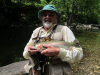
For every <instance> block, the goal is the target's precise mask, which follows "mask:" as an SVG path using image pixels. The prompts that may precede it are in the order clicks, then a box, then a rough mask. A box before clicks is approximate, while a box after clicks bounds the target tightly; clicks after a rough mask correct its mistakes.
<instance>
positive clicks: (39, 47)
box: [33, 40, 78, 52]
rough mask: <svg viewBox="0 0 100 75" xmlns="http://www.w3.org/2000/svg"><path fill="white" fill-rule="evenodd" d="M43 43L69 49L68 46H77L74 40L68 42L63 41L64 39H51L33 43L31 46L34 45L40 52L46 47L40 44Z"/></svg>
mask: <svg viewBox="0 0 100 75" xmlns="http://www.w3.org/2000/svg"><path fill="white" fill-rule="evenodd" d="M43 44H48V45H52V46H54V47H57V48H64V49H69V48H70V47H76V46H78V45H77V44H78V42H75V41H74V42H72V43H69V42H64V41H55V40H52V41H47V42H41V43H36V44H34V45H33V47H36V48H37V49H38V50H39V51H40V52H41V51H42V50H45V49H46V48H45V47H43V46H42V45H43Z"/></svg>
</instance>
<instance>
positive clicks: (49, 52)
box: [41, 44, 60, 56]
mask: <svg viewBox="0 0 100 75" xmlns="http://www.w3.org/2000/svg"><path fill="white" fill-rule="evenodd" d="M43 47H46V48H47V49H45V50H43V51H42V52H41V54H43V55H45V56H56V55H58V54H59V52H60V48H56V47H53V46H52V45H46V44H45V45H43Z"/></svg>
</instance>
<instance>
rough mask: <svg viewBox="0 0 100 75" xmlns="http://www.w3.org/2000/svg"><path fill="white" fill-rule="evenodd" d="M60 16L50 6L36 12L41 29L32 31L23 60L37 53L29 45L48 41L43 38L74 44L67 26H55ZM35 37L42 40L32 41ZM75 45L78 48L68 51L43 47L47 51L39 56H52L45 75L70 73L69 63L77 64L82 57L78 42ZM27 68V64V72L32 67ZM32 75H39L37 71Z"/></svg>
mask: <svg viewBox="0 0 100 75" xmlns="http://www.w3.org/2000/svg"><path fill="white" fill-rule="evenodd" d="M60 16H61V14H60V13H59V12H58V11H57V9H56V8H55V7H54V6H52V5H46V6H44V7H43V9H42V10H40V11H39V12H38V18H39V19H40V20H41V21H42V24H43V27H38V28H36V29H35V30H34V31H33V33H32V36H31V38H30V40H29V42H28V43H27V45H26V47H25V49H24V52H23V56H24V58H25V59H30V56H31V55H35V54H36V53H38V52H39V50H38V49H36V48H35V47H32V46H31V45H32V44H34V43H36V42H37V41H39V42H42V41H48V40H46V39H47V38H46V39H45V40H44V38H45V37H49V40H58V41H59V40H60V41H65V42H70V43H72V42H75V40H76V39H75V36H74V34H73V32H72V31H71V30H70V29H69V28H68V27H67V26H63V25H57V21H58V20H59V19H60ZM36 37H44V38H43V39H42V41H41V39H34V38H36ZM76 44H78V47H71V48H70V49H69V50H66V49H64V48H56V47H54V46H52V45H48V44H45V45H43V46H44V47H46V48H47V49H45V50H43V51H42V52H41V55H44V56H47V57H52V56H53V57H52V59H51V60H50V64H49V68H48V69H49V72H48V74H46V75H67V74H69V73H71V67H70V65H69V63H74V62H77V61H79V60H81V59H82V57H83V51H82V48H81V47H80V45H79V43H78V42H76ZM33 65H34V64H33ZM27 66H29V64H27V65H26V66H25V70H26V71H27V72H29V69H30V68H32V67H33V66H31V67H27ZM32 70H33V69H32ZM33 75H41V74H40V73H39V72H38V71H34V72H33Z"/></svg>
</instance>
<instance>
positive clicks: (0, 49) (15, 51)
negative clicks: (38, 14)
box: [0, 28, 100, 66]
mask: <svg viewBox="0 0 100 75" xmlns="http://www.w3.org/2000/svg"><path fill="white" fill-rule="evenodd" d="M33 30H34V28H0V66H5V65H8V64H10V63H13V62H16V61H19V60H22V59H24V58H23V50H24V47H25V45H26V44H27V42H28V41H29V38H30V37H31V34H32V32H33ZM92 31H93V32H100V29H98V30H92Z"/></svg>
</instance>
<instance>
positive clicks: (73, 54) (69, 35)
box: [57, 27, 83, 63]
mask: <svg viewBox="0 0 100 75" xmlns="http://www.w3.org/2000/svg"><path fill="white" fill-rule="evenodd" d="M62 32H63V33H62V34H63V38H64V41H65V42H74V40H75V36H74V34H73V32H72V31H71V30H70V29H69V28H68V27H64V28H63V31H62ZM57 56H58V57H59V58H60V59H61V60H62V61H66V62H69V63H75V62H77V61H79V60H81V59H82V57H83V50H82V48H81V46H80V47H72V50H66V49H64V48H60V52H59V54H58V55H57Z"/></svg>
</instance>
